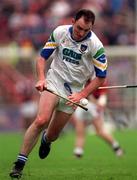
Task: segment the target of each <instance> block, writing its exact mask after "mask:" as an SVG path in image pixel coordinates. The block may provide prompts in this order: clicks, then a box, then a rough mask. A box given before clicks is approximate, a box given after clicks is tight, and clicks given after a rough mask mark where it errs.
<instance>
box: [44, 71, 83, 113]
mask: <svg viewBox="0 0 137 180" xmlns="http://www.w3.org/2000/svg"><path fill="white" fill-rule="evenodd" d="M46 80H47V88H48V89H50V90H52V91H54V92H56V93H57V94H60V95H61V96H63V97H65V98H67V96H69V95H70V92H69V91H68V90H66V88H65V86H64V83H67V82H65V81H64V80H63V79H62V78H61V77H60V76H59V75H58V74H55V72H53V70H52V69H50V70H49V71H48V73H47V78H46ZM69 86H70V88H71V90H72V92H79V91H81V89H82V88H83V85H78V84H73V85H72V84H69ZM66 102H67V101H66V100H64V99H62V98H60V100H59V104H58V106H57V110H59V111H62V112H65V113H68V114H72V113H73V112H74V109H73V108H72V107H71V106H68V105H66Z"/></svg>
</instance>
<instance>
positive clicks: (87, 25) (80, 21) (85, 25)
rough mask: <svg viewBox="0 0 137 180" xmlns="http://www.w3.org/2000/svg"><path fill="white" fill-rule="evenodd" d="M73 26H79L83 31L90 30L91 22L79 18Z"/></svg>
mask: <svg viewBox="0 0 137 180" xmlns="http://www.w3.org/2000/svg"><path fill="white" fill-rule="evenodd" d="M75 24H76V25H78V26H80V27H81V28H83V29H89V28H90V29H91V28H92V22H90V21H88V22H87V21H85V20H84V17H81V18H80V19H78V20H77V21H75Z"/></svg>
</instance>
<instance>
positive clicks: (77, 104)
mask: <svg viewBox="0 0 137 180" xmlns="http://www.w3.org/2000/svg"><path fill="white" fill-rule="evenodd" d="M44 90H46V91H48V92H50V93H52V94H55V95H56V96H58V97H60V98H62V99H64V100H66V101H69V102H71V103H72V104H74V105H76V106H79V107H80V108H82V109H84V110H85V111H87V110H88V108H86V107H84V106H82V105H81V104H79V103H76V102H73V101H71V100H70V99H67V98H66V97H64V96H62V95H60V94H57V93H56V92H53V91H52V90H50V89H47V88H46V87H44Z"/></svg>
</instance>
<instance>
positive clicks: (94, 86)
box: [81, 77, 105, 97]
mask: <svg viewBox="0 0 137 180" xmlns="http://www.w3.org/2000/svg"><path fill="white" fill-rule="evenodd" d="M104 81H105V78H99V77H96V78H95V79H93V80H92V81H91V82H90V83H89V84H88V85H87V86H86V87H85V88H84V89H83V90H82V91H81V93H82V94H83V97H87V96H88V95H89V94H91V93H92V92H93V91H94V90H96V89H98V87H100V86H101V85H102V84H103V83H104Z"/></svg>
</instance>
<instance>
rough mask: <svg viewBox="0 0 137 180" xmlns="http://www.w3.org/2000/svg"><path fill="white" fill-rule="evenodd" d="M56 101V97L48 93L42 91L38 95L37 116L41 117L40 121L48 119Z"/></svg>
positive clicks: (57, 99)
mask: <svg viewBox="0 0 137 180" xmlns="http://www.w3.org/2000/svg"><path fill="white" fill-rule="evenodd" d="M58 101H59V98H58V97H57V96H56V95H54V94H52V93H49V92H48V91H43V92H42V93H41V95H40V100H39V106H38V116H39V117H41V119H50V118H51V116H52V114H53V111H54V109H55V108H56V106H57V104H58Z"/></svg>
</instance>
